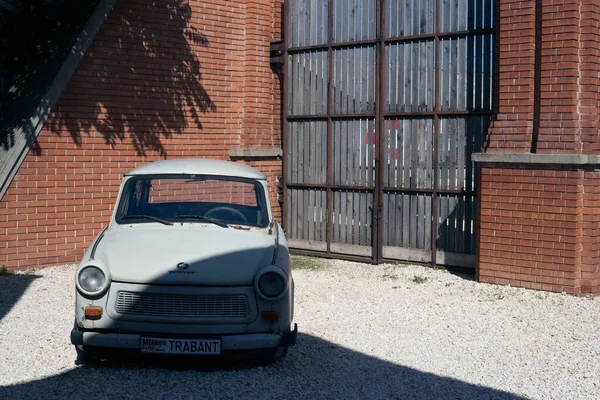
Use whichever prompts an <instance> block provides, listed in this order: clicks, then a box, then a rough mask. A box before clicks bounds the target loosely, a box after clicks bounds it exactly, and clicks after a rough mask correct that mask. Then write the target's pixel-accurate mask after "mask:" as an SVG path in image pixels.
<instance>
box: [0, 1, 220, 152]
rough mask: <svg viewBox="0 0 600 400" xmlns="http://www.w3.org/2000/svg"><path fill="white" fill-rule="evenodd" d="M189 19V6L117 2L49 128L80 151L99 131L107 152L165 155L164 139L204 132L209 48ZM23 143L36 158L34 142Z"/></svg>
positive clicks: (210, 105)
mask: <svg viewBox="0 0 600 400" xmlns="http://www.w3.org/2000/svg"><path fill="white" fill-rule="evenodd" d="M191 20H192V8H191V6H190V4H189V2H188V1H187V0H174V1H169V2H152V1H138V2H134V1H128V0H123V1H117V2H116V3H115V4H114V7H113V10H112V11H111V12H110V14H109V16H108V18H107V20H106V21H105V22H104V24H103V26H102V27H101V28H100V31H99V33H98V35H97V36H96V38H95V39H94V41H93V43H92V44H91V46H90V48H89V49H88V51H87V54H86V56H85V57H84V58H83V59H82V61H81V62H80V64H79V66H78V67H77V71H76V72H75V74H74V75H73V76H72V78H71V80H70V82H69V84H68V85H67V88H66V89H65V91H64V92H63V93H62V96H61V99H60V100H59V102H58V103H57V105H56V106H55V107H54V108H53V110H52V113H53V114H52V116H51V118H50V119H49V124H48V127H49V128H50V130H51V131H52V132H53V133H54V134H56V135H58V136H62V135H64V134H69V135H70V136H71V138H72V140H73V141H74V143H75V144H76V145H78V146H80V145H82V144H83V143H85V137H86V136H88V137H91V136H96V135H97V133H99V134H100V135H101V137H102V138H103V139H104V142H105V143H107V144H109V145H110V146H112V147H114V146H116V145H117V144H118V143H120V142H122V141H124V140H131V141H132V143H133V146H134V148H135V150H136V152H137V154H138V155H142V156H143V155H146V153H147V151H155V152H158V153H159V154H160V155H162V156H166V150H165V148H164V146H163V140H164V139H169V138H172V137H173V136H174V135H178V134H179V135H180V134H194V133H196V132H197V131H198V130H200V129H202V122H201V117H202V114H203V113H206V112H211V111H215V110H216V106H215V104H214V103H213V101H212V100H211V98H210V96H209V94H208V93H207V91H206V90H205V88H204V86H203V85H202V73H201V72H202V71H201V62H200V59H199V56H198V52H199V50H200V49H201V48H205V47H208V46H209V44H210V43H209V40H208V38H206V37H205V36H204V35H203V34H202V33H201V32H200V31H199V30H198V29H197V28H196V27H194V26H193V25H192V23H191ZM67 46H70V44H69V43H67ZM51 78H53V76H51V77H48V80H51ZM31 115H33V112H29V114H28V115H26V116H24V117H26V118H29V117H30V116H31ZM24 120H25V118H21V122H23V121H24ZM3 136H7V138H9V136H8V135H3ZM27 142H28V143H29V147H30V148H31V149H34V151H35V149H36V148H37V152H38V153H39V150H40V149H39V145H37V141H36V138H35V137H31V134H29V136H28V137H27ZM7 146H8V147H10V143H8V142H7V143H6V144H5V145H4V147H5V148H6V147H7Z"/></svg>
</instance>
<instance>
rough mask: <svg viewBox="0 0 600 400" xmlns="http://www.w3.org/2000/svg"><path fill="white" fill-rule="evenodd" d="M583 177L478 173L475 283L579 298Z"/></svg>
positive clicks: (521, 171)
mask: <svg viewBox="0 0 600 400" xmlns="http://www.w3.org/2000/svg"><path fill="white" fill-rule="evenodd" d="M582 179H583V173H582V172H580V171H554V170H551V169H526V168H525V167H523V166H514V167H513V168H510V169H509V168H506V167H483V168H482V169H481V186H480V188H481V197H480V207H481V217H480V245H479V270H478V273H479V280H480V281H481V282H488V283H497V284H504V285H514V286H520V287H526V288H532V289H541V290H552V291H565V292H568V293H575V292H579V286H580V283H579V279H580V274H579V269H580V263H581V261H580V260H581V253H580V251H579V250H580V246H581V243H580V237H581V233H582V222H583V221H582V220H581V219H582V218H581V212H580V210H581V208H582V206H583V199H582V188H583V187H582Z"/></svg>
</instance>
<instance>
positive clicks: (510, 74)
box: [487, 0, 600, 154]
mask: <svg viewBox="0 0 600 400" xmlns="http://www.w3.org/2000/svg"><path fill="white" fill-rule="evenodd" d="M496 4H497V6H496V10H497V14H498V15H497V16H496V25H497V30H498V35H497V36H498V37H497V43H496V45H497V49H496V54H497V58H498V60H497V87H498V98H497V100H496V101H497V104H496V110H497V115H496V116H495V118H494V121H493V122H492V125H491V128H490V132H489V146H488V148H487V152H489V153H503V152H507V151H511V152H514V153H527V152H529V151H530V150H531V151H533V152H536V153H541V154H560V153H571V154H573V153H583V154H600V137H599V135H598V130H599V129H600V96H599V94H598V87H599V85H600V17H599V16H600V4H599V3H598V2H597V1H596V0H554V1H552V2H541V3H540V4H541V9H540V10H541V12H540V15H539V16H536V2H535V1H517V0H499V1H498V2H497V3H496ZM537 17H539V20H536V18H537ZM536 24H537V27H538V28H539V31H538V32H536ZM536 34H539V38H538V44H539V46H540V48H539V55H540V58H539V60H538V61H539V68H538V70H537V74H538V79H539V85H538V88H536V87H535V86H536V85H535V78H536V66H535V62H536V58H535V57H536ZM536 97H537V98H538V99H539V105H538V110H537V112H538V113H539V120H538V121H536V120H535V118H534V112H535V109H534V107H535V106H536V104H535V99H536ZM534 129H537V130H538V136H537V138H534V137H533V135H534Z"/></svg>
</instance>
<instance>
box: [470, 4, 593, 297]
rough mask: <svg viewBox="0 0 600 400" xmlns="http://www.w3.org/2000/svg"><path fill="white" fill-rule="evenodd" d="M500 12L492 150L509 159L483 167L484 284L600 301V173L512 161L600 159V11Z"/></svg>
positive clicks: (506, 7)
mask: <svg viewBox="0 0 600 400" xmlns="http://www.w3.org/2000/svg"><path fill="white" fill-rule="evenodd" d="M536 5H537V8H536ZM496 10H497V13H496V18H497V20H496V21H497V29H498V32H499V35H498V39H497V43H496V45H497V48H496V54H497V58H498V60H497V71H498V77H497V82H498V83H497V85H498V86H497V87H498V98H497V103H496V109H497V112H498V113H497V115H496V116H495V120H494V121H493V123H492V125H491V128H490V130H489V132H488V143H489V146H488V147H487V148H486V152H487V153H504V154H506V156H504V160H505V161H504V162H502V161H501V160H502V157H496V158H495V161H494V162H492V163H490V162H485V163H484V164H482V168H481V175H480V188H481V197H480V204H479V214H480V219H479V227H480V229H479V235H478V241H479V254H478V276H479V279H480V280H481V281H483V282H490V283H499V284H511V285H516V286H523V287H528V288H534V289H542V290H552V291H565V292H568V293H592V294H595V295H598V294H600V232H599V230H600V226H599V223H600V218H599V217H598V215H599V213H598V212H599V211H600V208H599V206H600V184H599V182H600V180H599V179H598V178H600V173H599V172H595V170H596V169H599V168H600V166H599V165H598V164H597V163H596V164H593V163H590V164H586V162H587V161H586V159H585V158H583V157H580V158H573V157H572V158H564V157H563V158H562V159H561V160H562V161H561V163H559V162H554V163H553V158H552V157H550V158H548V157H545V158H543V160H544V163H543V164H529V163H528V164H516V163H515V162H516V161H515V160H516V159H518V153H529V152H533V153H539V154H546V155H576V156H577V155H597V154H600V153H599V150H600V95H599V92H600V91H599V87H600V3H598V2H597V1H596V0H554V1H547V2H546V1H544V2H537V3H536V2H534V1H513V0H499V1H498V2H497V3H496ZM536 35H537V36H536ZM536 55H539V58H538V59H537V63H536ZM511 155H513V156H514V157H512V159H511ZM536 159H537V160H542V158H540V157H538V158H536ZM558 159H559V158H554V160H558ZM568 160H572V163H571V164H569V162H570V161H568Z"/></svg>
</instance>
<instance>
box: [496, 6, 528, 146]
mask: <svg viewBox="0 0 600 400" xmlns="http://www.w3.org/2000/svg"><path fill="white" fill-rule="evenodd" d="M495 13H496V19H495V23H496V27H497V32H498V34H497V41H496V44H495V55H496V58H497V62H496V66H495V67H496V87H497V93H496V96H497V98H496V99H495V110H496V118H495V120H494V121H493V125H492V128H491V130H490V134H489V137H488V141H487V142H488V143H489V144H488V147H487V149H486V150H487V151H488V152H490V153H497V152H505V151H512V152H516V153H524V152H528V151H529V149H530V147H531V139H532V133H533V96H532V93H533V87H534V64H535V57H534V55H535V1H520V0H504V1H503V0H500V1H497V2H496V9H495Z"/></svg>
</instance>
